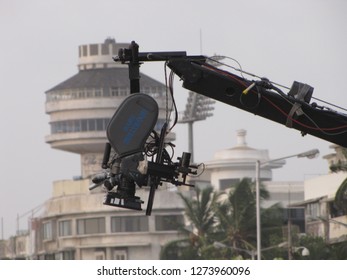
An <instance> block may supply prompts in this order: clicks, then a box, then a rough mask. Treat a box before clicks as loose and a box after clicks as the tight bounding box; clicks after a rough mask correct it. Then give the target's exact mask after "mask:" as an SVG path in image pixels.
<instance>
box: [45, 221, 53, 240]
mask: <svg viewBox="0 0 347 280" xmlns="http://www.w3.org/2000/svg"><path fill="white" fill-rule="evenodd" d="M52 239H53V224H52V222H47V223H44V224H43V240H52Z"/></svg>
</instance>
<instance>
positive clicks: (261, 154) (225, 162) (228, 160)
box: [205, 129, 285, 188]
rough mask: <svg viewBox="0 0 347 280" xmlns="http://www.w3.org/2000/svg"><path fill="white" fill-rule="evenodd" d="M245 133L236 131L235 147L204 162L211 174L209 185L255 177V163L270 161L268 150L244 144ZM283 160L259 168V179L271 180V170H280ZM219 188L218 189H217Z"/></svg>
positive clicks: (241, 130)
mask: <svg viewBox="0 0 347 280" xmlns="http://www.w3.org/2000/svg"><path fill="white" fill-rule="evenodd" d="M246 134H247V131H246V130H243V129H240V130H237V131H236V145H235V146H234V147H232V148H229V149H224V150H220V151H217V152H216V153H215V154H214V158H213V160H211V161H209V162H206V163H205V166H206V170H209V172H210V173H211V183H212V185H213V186H215V187H217V186H219V185H220V182H221V181H222V180H233V179H242V178H246V177H247V178H254V177H255V162H256V161H257V160H259V161H260V162H267V161H270V157H269V152H268V150H258V149H254V148H251V147H249V146H248V145H247V142H246ZM284 164H285V161H284V160H280V161H276V162H271V163H269V164H267V165H265V166H263V167H262V168H261V172H260V177H261V178H262V179H263V180H271V179H272V171H271V169H273V168H280V167H282V166H283V165H284ZM218 188H219V187H218Z"/></svg>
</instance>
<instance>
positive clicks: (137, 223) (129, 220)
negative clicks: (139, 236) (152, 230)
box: [111, 216, 148, 232]
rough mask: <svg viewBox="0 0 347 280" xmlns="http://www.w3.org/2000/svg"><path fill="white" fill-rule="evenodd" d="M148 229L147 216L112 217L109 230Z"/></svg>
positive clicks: (131, 230) (134, 230) (130, 230)
mask: <svg viewBox="0 0 347 280" xmlns="http://www.w3.org/2000/svg"><path fill="white" fill-rule="evenodd" d="M136 231H148V217H147V216H127V217H112V218H111V232H136Z"/></svg>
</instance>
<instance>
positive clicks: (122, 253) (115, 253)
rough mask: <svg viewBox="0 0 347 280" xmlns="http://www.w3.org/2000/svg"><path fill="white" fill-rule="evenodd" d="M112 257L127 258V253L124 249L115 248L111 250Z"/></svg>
mask: <svg viewBox="0 0 347 280" xmlns="http://www.w3.org/2000/svg"><path fill="white" fill-rule="evenodd" d="M113 259H114V260H127V259H128V254H127V251H126V250H125V249H115V250H113Z"/></svg>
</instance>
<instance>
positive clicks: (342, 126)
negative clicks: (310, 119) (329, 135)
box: [262, 95, 347, 131]
mask: <svg viewBox="0 0 347 280" xmlns="http://www.w3.org/2000/svg"><path fill="white" fill-rule="evenodd" d="M262 97H263V98H264V99H265V100H266V101H267V102H269V103H270V104H271V105H272V106H273V107H274V108H275V109H277V110H278V111H279V112H281V113H282V114H283V115H285V116H286V117H287V118H289V119H290V120H292V121H293V122H295V123H297V124H299V125H301V126H303V127H306V128H309V129H313V130H323V131H332V130H339V129H343V128H347V125H341V126H338V127H328V128H320V127H315V126H310V125H306V124H304V123H302V122H300V121H298V120H296V119H293V118H292V117H290V116H289V115H288V114H287V113H286V112H285V111H283V110H282V109H281V108H280V107H278V106H277V105H276V104H275V103H273V102H272V101H271V100H269V99H268V98H267V97H265V96H264V95H262Z"/></svg>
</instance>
